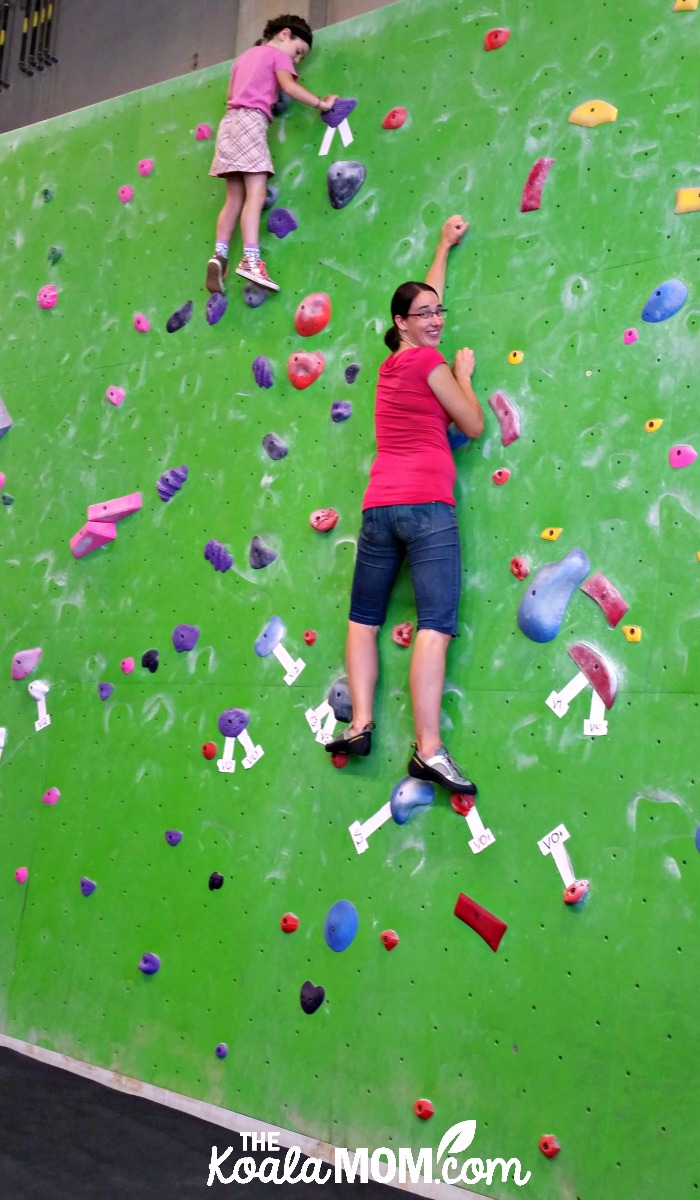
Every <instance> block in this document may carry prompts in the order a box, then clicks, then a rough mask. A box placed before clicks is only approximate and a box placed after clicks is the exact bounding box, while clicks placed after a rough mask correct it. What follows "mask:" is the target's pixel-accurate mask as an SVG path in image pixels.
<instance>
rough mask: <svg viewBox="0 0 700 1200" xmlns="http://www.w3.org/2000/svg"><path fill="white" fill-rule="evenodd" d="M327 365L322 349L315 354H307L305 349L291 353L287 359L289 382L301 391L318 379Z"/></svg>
mask: <svg viewBox="0 0 700 1200" xmlns="http://www.w3.org/2000/svg"><path fill="white" fill-rule="evenodd" d="M325 365H326V360H325V358H324V357H323V355H322V354H321V351H320V350H317V351H315V352H314V353H313V354H307V353H306V351H305V350H298V351H297V352H296V354H290V355H289V358H288V359H287V376H288V378H289V382H290V383H291V384H292V386H293V387H295V388H296V389H297V390H298V391H300V392H301V391H303V389H304V388H307V387H310V385H311V384H312V383H313V382H314V380H316V379H318V377H319V375H320V374H321V372H322V370H323V368H324V367H325Z"/></svg>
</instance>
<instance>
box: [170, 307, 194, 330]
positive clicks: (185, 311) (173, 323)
mask: <svg viewBox="0 0 700 1200" xmlns="http://www.w3.org/2000/svg"><path fill="white" fill-rule="evenodd" d="M193 312H194V301H193V300H188V301H187V303H186V304H183V305H181V306H180V308H176V309H175V312H174V313H172V314H171V316H169V317H168V321H167V324H166V326H165V328H166V329H167V331H168V333H177V331H178V329H182V328H183V327H184V326H185V325H186V324H187V322H188V321H189V320H190V318H191V316H192V313H193Z"/></svg>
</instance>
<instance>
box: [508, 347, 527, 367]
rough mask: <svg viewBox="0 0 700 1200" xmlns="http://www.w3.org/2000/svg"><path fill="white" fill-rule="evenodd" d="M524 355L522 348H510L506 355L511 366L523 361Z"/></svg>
mask: <svg viewBox="0 0 700 1200" xmlns="http://www.w3.org/2000/svg"><path fill="white" fill-rule="evenodd" d="M524 357H525V355H524V354H523V352H522V350H511V352H510V354H509V355H508V362H509V363H510V364H511V366H513V367H517V366H519V364H520V363H521V362H522V361H523V359H524Z"/></svg>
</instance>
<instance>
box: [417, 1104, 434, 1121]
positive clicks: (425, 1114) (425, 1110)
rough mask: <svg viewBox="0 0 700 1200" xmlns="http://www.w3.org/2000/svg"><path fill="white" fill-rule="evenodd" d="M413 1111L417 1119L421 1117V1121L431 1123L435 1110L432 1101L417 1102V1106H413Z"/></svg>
mask: <svg viewBox="0 0 700 1200" xmlns="http://www.w3.org/2000/svg"><path fill="white" fill-rule="evenodd" d="M413 1111H414V1113H415V1114H416V1116H417V1117H420V1119H421V1121H429V1120H430V1118H431V1117H432V1116H433V1114H434V1112H435V1109H434V1108H433V1106H432V1104H431V1103H430V1100H416V1102H415V1104H414V1105H413Z"/></svg>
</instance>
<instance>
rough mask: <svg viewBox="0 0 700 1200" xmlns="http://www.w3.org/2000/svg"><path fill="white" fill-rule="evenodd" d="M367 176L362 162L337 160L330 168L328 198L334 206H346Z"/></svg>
mask: <svg viewBox="0 0 700 1200" xmlns="http://www.w3.org/2000/svg"><path fill="white" fill-rule="evenodd" d="M366 178H367V171H366V170H365V168H364V167H363V165H362V163H360V162H335V163H333V166H332V167H329V168H328V176H327V184H328V199H329V200H330V202H331V204H332V206H333V208H345V205H346V204H349V203H350V201H351V200H352V198H353V196H355V195H357V193H358V192H359V190H360V188H361V187H362V184H363V183H364V181H365V179H366Z"/></svg>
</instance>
